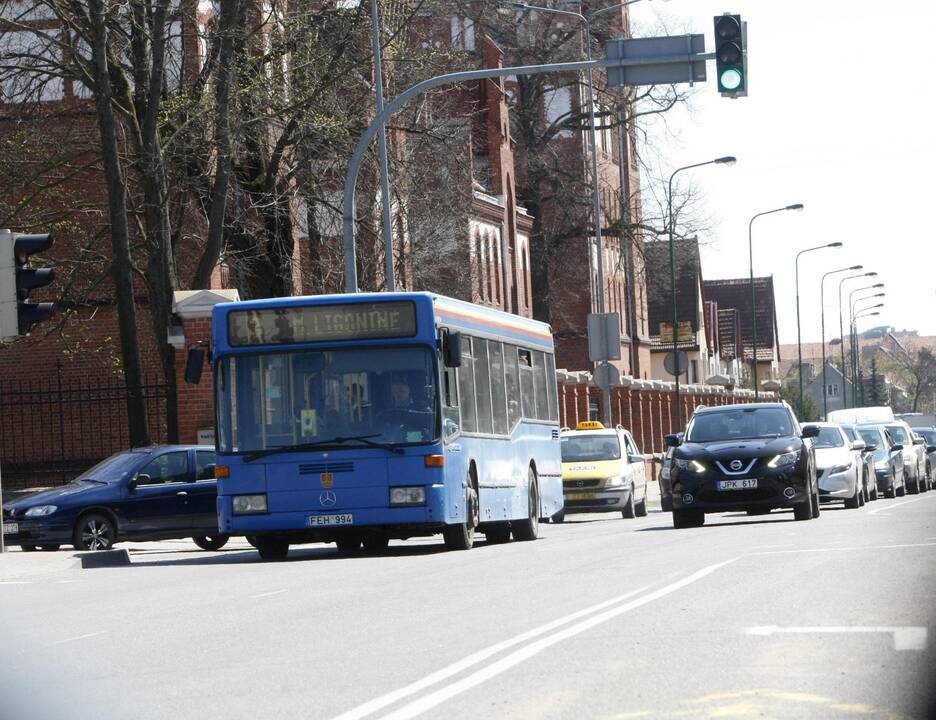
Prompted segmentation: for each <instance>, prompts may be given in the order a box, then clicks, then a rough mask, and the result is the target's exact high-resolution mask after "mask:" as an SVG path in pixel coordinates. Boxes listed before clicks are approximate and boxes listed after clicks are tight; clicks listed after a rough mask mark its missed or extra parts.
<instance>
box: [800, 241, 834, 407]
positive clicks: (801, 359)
mask: <svg viewBox="0 0 936 720" xmlns="http://www.w3.org/2000/svg"><path fill="white" fill-rule="evenodd" d="M840 247H842V243H840V242H833V243H828V244H827V245H816V247H811V248H806V249H805V250H800V251H799V252H798V253H796V262H795V263H794V264H795V266H796V357H797V360H798V361H799V365H798V366H797V370H796V374H797V375H798V376H799V401H800V407H802V405H803V338H802V334H801V332H800V309H799V259H800V255H802V254H804V253H808V252H812V251H813V250H823V249H825V248H840Z"/></svg>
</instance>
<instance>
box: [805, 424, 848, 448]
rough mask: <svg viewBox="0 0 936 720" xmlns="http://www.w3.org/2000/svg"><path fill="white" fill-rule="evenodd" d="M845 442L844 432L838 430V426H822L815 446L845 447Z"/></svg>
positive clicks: (814, 443) (814, 442)
mask: <svg viewBox="0 0 936 720" xmlns="http://www.w3.org/2000/svg"><path fill="white" fill-rule="evenodd" d="M844 445H845V442H844V441H843V440H842V433H840V432H839V431H838V429H837V428H833V427H821V428H819V435H818V436H817V437H816V439H815V441H813V447H815V448H835V447H844Z"/></svg>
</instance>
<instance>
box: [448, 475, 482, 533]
mask: <svg viewBox="0 0 936 720" xmlns="http://www.w3.org/2000/svg"><path fill="white" fill-rule="evenodd" d="M467 483H468V496H467V501H466V503H465V522H463V523H457V524H456V525H446V526H445V527H444V528H442V539H443V540H444V541H445V547H447V548H448V549H449V550H470V549H471V547H472V545H474V534H475V528H476V527H478V520H479V517H480V515H479V509H478V487H477V485H475V481H474V477H473V476H472V474H471V471H469V472H468V479H467Z"/></svg>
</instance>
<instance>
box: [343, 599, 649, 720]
mask: <svg viewBox="0 0 936 720" xmlns="http://www.w3.org/2000/svg"><path fill="white" fill-rule="evenodd" d="M646 589H647V587H646V586H645V587H642V588H638V589H637V590H632V591H631V592H629V593H625V594H624V595H618V596H617V597H613V598H611V599H610V600H605V601H604V602H600V603H598V604H597V605H592V606H591V607H587V608H585V609H583V610H579V611H577V612H574V613H571V614H570V615H566V616H564V617H561V618H558V619H557V620H553V621H551V622H548V623H546V624H545V625H540V626H539V627H536V628H533V629H532V630H527V631H526V632H524V633H521V634H520V635H516V636H514V637H512V638H509V639H507V640H503V641H501V642H499V643H496V644H494V645H491V646H489V647H486V648H483V649H481V650H478V651H477V652H475V653H472V654H471V655H469V656H468V657H466V658H462V659H461V660H459V661H458V662H455V663H453V664H451V665H449V666H448V667H444V668H442V669H441V670H437V671H436V672H434V673H431V674H429V675H427V676H426V677H424V678H422V679H421V680H417V681H416V682H414V683H411V684H409V685H407V686H405V687H402V688H400V689H398V690H394V691H392V692H389V693H387V694H386V695H381V696H380V697H377V698H374V699H373V700H370V701H368V702H366V703H364V704H363V705H358V706H357V707H356V708H352V709H351V710H348V711H347V712H344V713H342V714H341V715H338V716H337V717H336V718H335V720H358V719H359V718H363V717H366V716H368V715H372V714H373V713H375V712H377V711H378V710H381V709H383V708H385V707H387V706H388V705H392V704H393V703H395V702H397V701H398V700H402V699H403V698H405V697H409V696H410V695H414V694H415V693H417V692H419V691H420V690H425V689H426V688H428V687H431V686H432V685H435V684H436V683H438V682H441V681H442V680H445V679H447V678H450V677H452V676H453V675H457V674H458V673H460V672H462V671H463V670H467V669H468V668H470V667H471V666H472V665H477V664H478V663H479V662H482V661H484V660H487V659H488V658H489V657H491V656H492V655H496V654H497V653H499V652H501V651H503V650H506V649H507V648H511V647H513V646H514V645H519V644H520V643H523V642H526V641H527V640H532V639H533V638H535V637H537V636H538V635H543V634H545V633H547V632H549V631H550V630H555V629H556V628H558V627H561V626H562V625H565V624H566V623H570V622H572V621H574V620H578V619H579V618H581V617H585V616H586V615H590V614H591V613H595V612H598V611H599V610H603V609H605V608H606V607H609V606H611V605H614V604H616V603H619V602H623V601H624V600H627V599H629V598H632V597H633V596H634V595H639V594H640V593H642V592H643V591H644V590H646Z"/></svg>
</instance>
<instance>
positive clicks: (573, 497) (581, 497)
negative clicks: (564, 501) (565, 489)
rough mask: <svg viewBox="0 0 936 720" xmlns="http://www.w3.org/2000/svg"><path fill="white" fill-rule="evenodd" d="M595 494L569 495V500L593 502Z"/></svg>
mask: <svg viewBox="0 0 936 720" xmlns="http://www.w3.org/2000/svg"><path fill="white" fill-rule="evenodd" d="M594 499H595V493H569V500H594Z"/></svg>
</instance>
